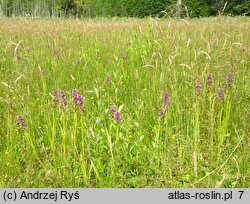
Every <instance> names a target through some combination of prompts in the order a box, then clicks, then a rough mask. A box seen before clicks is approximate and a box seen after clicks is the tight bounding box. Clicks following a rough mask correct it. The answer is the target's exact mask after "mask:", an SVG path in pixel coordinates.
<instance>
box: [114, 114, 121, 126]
mask: <svg viewBox="0 0 250 204" xmlns="http://www.w3.org/2000/svg"><path fill="white" fill-rule="evenodd" d="M115 118H116V122H117V123H119V122H120V121H121V113H120V112H116V115H115Z"/></svg>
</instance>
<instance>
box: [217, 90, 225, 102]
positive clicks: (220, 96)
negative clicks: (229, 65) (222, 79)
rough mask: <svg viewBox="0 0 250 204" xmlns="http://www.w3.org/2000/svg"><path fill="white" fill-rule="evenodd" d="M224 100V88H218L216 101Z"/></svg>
mask: <svg viewBox="0 0 250 204" xmlns="http://www.w3.org/2000/svg"><path fill="white" fill-rule="evenodd" d="M224 98H225V90H224V88H220V89H219V92H218V99H219V101H223V100H224Z"/></svg>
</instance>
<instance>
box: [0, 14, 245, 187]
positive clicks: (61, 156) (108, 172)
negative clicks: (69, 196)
mask: <svg viewBox="0 0 250 204" xmlns="http://www.w3.org/2000/svg"><path fill="white" fill-rule="evenodd" d="M0 25H1V29H0V36H1V41H0V56H1V57H0V73H1V74H0V187H249V186H250V179H249V178H250V170H249V169H250V156H249V154H250V152H249V147H250V142H249V129H250V128H249V90H250V87H249V67H250V35H249V28H250V23H249V20H248V18H247V17H240V18H238V17H235V18H229V17H227V18H224V17H221V18H209V19H186V20H173V19H164V20H162V19H153V18H148V19H133V18H132V19H123V20H121V19H110V20H107V19H104V22H103V21H102V22H101V21H100V20H98V21H96V20H92V19H89V20H85V21H76V20H72V19H66V20H61V19H60V20H53V21H51V20H44V19H39V20H38V19H25V18H20V19H19V18H14V19H12V18H10V19H9V18H7V19H3V18H2V19H0ZM74 89H77V91H78V93H79V94H80V95H81V96H83V97H84V103H82V98H81V97H77V98H78V99H77V100H76V94H75V92H73V93H74V94H73V95H72V90H74ZM55 90H57V91H60V90H61V91H64V92H61V93H60V94H58V92H56V91H55ZM56 93H57V94H56ZM75 100H76V101H78V102H79V103H78V106H76V102H75ZM79 105H80V106H79ZM82 105H84V107H82ZM82 108H84V111H83V109H82ZM117 112H119V114H120V115H119V114H118V113H117ZM113 116H114V117H113Z"/></svg>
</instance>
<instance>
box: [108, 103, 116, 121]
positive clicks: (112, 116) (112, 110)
mask: <svg viewBox="0 0 250 204" xmlns="http://www.w3.org/2000/svg"><path fill="white" fill-rule="evenodd" d="M109 111H110V118H111V119H114V118H115V113H116V108H115V106H114V105H111V106H110V109H109Z"/></svg>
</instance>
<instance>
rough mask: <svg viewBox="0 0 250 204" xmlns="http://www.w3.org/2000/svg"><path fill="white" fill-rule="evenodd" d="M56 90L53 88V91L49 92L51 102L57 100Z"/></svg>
mask: <svg viewBox="0 0 250 204" xmlns="http://www.w3.org/2000/svg"><path fill="white" fill-rule="evenodd" d="M58 95H59V94H58V91H57V90H56V89H54V90H53V91H52V94H51V97H52V101H53V103H56V102H57V100H58Z"/></svg>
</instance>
